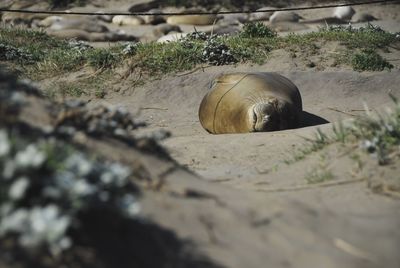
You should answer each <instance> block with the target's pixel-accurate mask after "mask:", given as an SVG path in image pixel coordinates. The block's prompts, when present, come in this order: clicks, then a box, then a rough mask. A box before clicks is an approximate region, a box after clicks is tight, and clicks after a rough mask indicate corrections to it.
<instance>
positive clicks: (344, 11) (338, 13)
mask: <svg viewBox="0 0 400 268" xmlns="http://www.w3.org/2000/svg"><path fill="white" fill-rule="evenodd" d="M355 13H356V11H355V10H354V9H353V8H352V7H351V6H341V7H336V8H335V10H334V11H333V17H335V18H338V19H341V20H345V21H350V20H351V18H352V17H353V15H354V14H355Z"/></svg>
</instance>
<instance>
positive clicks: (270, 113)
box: [199, 72, 303, 134]
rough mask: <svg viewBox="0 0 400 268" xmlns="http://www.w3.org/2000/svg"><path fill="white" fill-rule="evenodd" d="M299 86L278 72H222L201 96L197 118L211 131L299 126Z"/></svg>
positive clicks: (232, 131)
mask: <svg viewBox="0 0 400 268" xmlns="http://www.w3.org/2000/svg"><path fill="white" fill-rule="evenodd" d="M302 110H303V107H302V101H301V96H300V92H299V90H298V88H297V87H296V86H295V85H294V84H293V83H292V82H291V81H290V80H289V79H287V78H286V77H283V76H281V75H279V74H277V73H267V72H265V73H232V74H223V75H220V76H219V77H217V78H216V79H215V80H214V81H213V86H212V89H211V90H210V91H209V92H208V93H207V94H206V95H205V96H204V98H203V100H202V102H201V104H200V108H199V119H200V123H201V125H202V126H203V128H204V129H206V130H207V131H208V132H209V133H212V134H224V133H246V132H260V131H276V130H283V129H290V128H296V127H298V126H299V122H300V115H301V113H302Z"/></svg>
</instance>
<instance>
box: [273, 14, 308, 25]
mask: <svg viewBox="0 0 400 268" xmlns="http://www.w3.org/2000/svg"><path fill="white" fill-rule="evenodd" d="M302 18H303V17H301V16H300V15H299V14H297V13H294V12H292V11H276V12H274V13H273V14H272V15H271V17H269V21H270V22H271V24H274V23H279V22H298V21H299V20H300V19H302Z"/></svg>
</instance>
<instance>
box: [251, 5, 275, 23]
mask: <svg viewBox="0 0 400 268" xmlns="http://www.w3.org/2000/svg"><path fill="white" fill-rule="evenodd" d="M271 9H274V8H273V7H269V6H266V7H262V8H259V9H257V11H263V10H271ZM272 14H274V12H273V11H264V12H258V13H252V14H251V15H250V21H263V20H265V21H268V20H269V18H270V17H271V16H272Z"/></svg>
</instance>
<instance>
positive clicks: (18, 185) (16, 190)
mask: <svg viewBox="0 0 400 268" xmlns="http://www.w3.org/2000/svg"><path fill="white" fill-rule="evenodd" d="M28 187H29V180H28V178H27V177H21V178H19V179H18V180H16V181H15V182H14V183H13V184H12V185H11V187H10V189H9V192H8V195H9V196H10V198H11V199H13V200H19V199H21V198H22V197H23V196H24V194H25V192H26V189H27V188H28Z"/></svg>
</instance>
